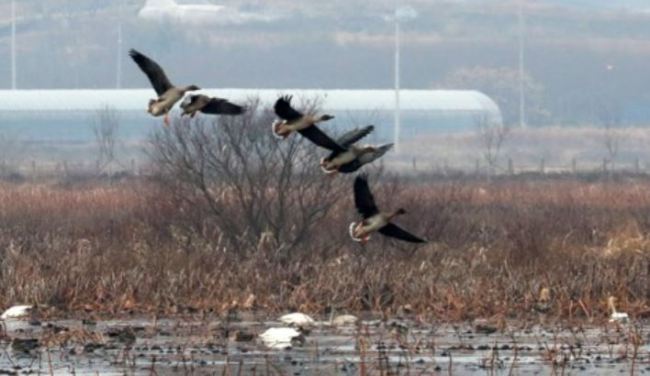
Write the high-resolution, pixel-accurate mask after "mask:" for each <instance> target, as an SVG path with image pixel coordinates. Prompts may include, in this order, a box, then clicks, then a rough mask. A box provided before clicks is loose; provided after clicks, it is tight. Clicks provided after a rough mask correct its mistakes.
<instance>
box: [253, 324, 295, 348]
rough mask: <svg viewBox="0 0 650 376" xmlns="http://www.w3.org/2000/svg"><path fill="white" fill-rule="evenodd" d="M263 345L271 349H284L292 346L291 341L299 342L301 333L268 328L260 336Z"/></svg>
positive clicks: (286, 329)
mask: <svg viewBox="0 0 650 376" xmlns="http://www.w3.org/2000/svg"><path fill="white" fill-rule="evenodd" d="M260 338H261V339H262V341H263V342H264V345H266V346H267V347H270V348H272V349H286V348H288V347H291V346H292V343H293V341H299V340H300V339H301V338H302V333H300V332H299V331H297V330H296V329H294V328H269V329H267V330H266V331H265V332H264V333H262V334H260Z"/></svg>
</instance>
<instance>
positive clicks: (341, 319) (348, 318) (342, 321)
mask: <svg viewBox="0 0 650 376" xmlns="http://www.w3.org/2000/svg"><path fill="white" fill-rule="evenodd" d="M357 321H359V318H357V317H356V316H353V315H340V316H336V317H335V318H334V319H333V320H332V325H334V326H348V325H355V324H356V323H357Z"/></svg>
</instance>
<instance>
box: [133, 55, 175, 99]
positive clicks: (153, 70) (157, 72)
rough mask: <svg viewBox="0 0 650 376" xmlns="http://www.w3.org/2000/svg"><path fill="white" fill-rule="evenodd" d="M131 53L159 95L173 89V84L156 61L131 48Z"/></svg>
mask: <svg viewBox="0 0 650 376" xmlns="http://www.w3.org/2000/svg"><path fill="white" fill-rule="evenodd" d="M129 55H130V56H131V59H133V61H135V63H136V64H138V67H140V69H141V70H142V71H143V72H144V74H146V75H147V77H148V78H149V82H151V86H153V89H154V90H155V91H156V94H158V96H161V95H163V94H164V93H165V92H166V91H167V90H169V89H171V88H172V87H173V85H172V84H171V82H169V79H168V78H167V76H166V75H165V71H163V69H162V68H161V67H160V65H158V63H156V62H155V61H153V60H151V59H150V58H148V57H147V56H145V55H143V54H141V53H140V52H138V51H136V50H133V49H132V50H130V51H129Z"/></svg>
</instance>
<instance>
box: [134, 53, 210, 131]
mask: <svg viewBox="0 0 650 376" xmlns="http://www.w3.org/2000/svg"><path fill="white" fill-rule="evenodd" d="M129 55H130V56H131V58H132V59H133V61H135V63H136V64H138V67H140V69H141V70H142V71H143V72H144V74H146V75H147V78H149V82H151V86H153V88H154V90H155V91H156V94H158V98H157V99H151V100H149V106H148V108H147V112H149V113H150V114H151V115H153V116H162V115H165V124H166V125H169V111H170V110H171V109H172V107H174V104H176V102H178V101H180V100H181V99H182V98H183V96H184V95H185V93H187V92H188V91H195V90H201V88H199V87H198V86H196V85H190V86H185V87H176V86H174V85H172V83H171V82H170V81H169V79H168V78H167V76H166V75H165V71H163V69H162V68H161V67H160V65H158V63H156V62H155V61H153V60H151V59H150V58H148V57H147V56H145V55H143V54H141V53H140V52H138V51H136V50H134V49H131V50H130V51H129Z"/></svg>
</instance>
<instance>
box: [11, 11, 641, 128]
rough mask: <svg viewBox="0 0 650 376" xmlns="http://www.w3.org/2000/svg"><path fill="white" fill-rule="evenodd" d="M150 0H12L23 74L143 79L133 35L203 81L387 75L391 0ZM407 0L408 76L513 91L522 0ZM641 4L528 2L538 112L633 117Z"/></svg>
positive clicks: (108, 83)
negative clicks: (200, 7) (162, 8)
mask: <svg viewBox="0 0 650 376" xmlns="http://www.w3.org/2000/svg"><path fill="white" fill-rule="evenodd" d="M179 2H180V1H179ZM144 3H145V2H144V0H124V2H123V6H122V7H120V6H119V5H120V3H119V2H118V1H114V0H95V1H78V0H48V1H43V0H20V1H18V2H17V4H18V17H19V22H18V29H17V41H18V42H17V43H18V48H17V66H18V71H17V82H18V86H19V87H20V88H112V87H116V86H118V85H119V86H121V87H147V85H148V83H147V81H146V78H144V77H143V75H142V74H141V72H140V71H139V70H138V69H137V68H136V67H135V65H134V64H133V63H132V62H131V61H130V60H129V58H128V55H127V53H126V52H127V51H128V49H129V48H137V49H139V50H141V51H142V52H145V53H147V54H149V55H150V56H151V57H153V58H155V59H156V60H158V61H159V62H160V63H161V64H162V65H163V66H164V67H165V69H166V70H167V72H168V73H169V75H170V77H172V80H173V81H175V82H179V83H187V82H197V83H200V84H201V85H202V86H205V87H244V88H251V87H265V88H292V87H296V88H390V87H392V85H393V55H394V25H393V23H392V22H391V21H390V20H389V16H390V14H391V13H392V11H393V9H394V8H393V7H394V4H395V2H394V0H385V1H382V0H373V1H362V0H357V1H347V0H346V1H343V0H334V1H328V2H322V1H316V0H305V1H300V2H296V1H293V0H291V1H290V0H273V1H261V0H251V1H241V0H223V1H219V2H216V1H204V2H200V3H202V4H220V5H225V6H226V7H227V8H225V11H224V12H223V13H221V14H219V15H215V17H214V19H215V20H214V22H211V19H210V17H208V20H207V22H198V23H197V22H191V20H190V19H191V17H190V18H184V19H180V20H179V19H175V18H165V17H161V19H156V18H155V17H153V18H152V17H148V18H146V17H145V18H142V17H139V12H140V11H141V9H142V7H143V5H144ZM183 3H192V2H190V1H184V2H183ZM193 3H198V2H193ZM400 4H401V5H402V6H407V7H410V8H412V9H414V10H415V13H416V14H417V17H415V18H413V19H410V20H409V21H407V22H404V23H403V25H402V82H403V86H404V87H406V88H434V87H435V88H449V89H455V88H474V89H481V90H483V91H486V92H488V93H489V94H493V95H495V94H496V95H500V96H503V98H504V99H503V100H504V101H509V99H508V96H509V95H510V94H508V90H506V89H504V88H502V87H499V81H503V79H504V77H512V76H511V75H510V73H509V72H511V71H512V70H516V69H517V66H518V56H519V55H518V37H519V28H518V18H517V9H518V7H517V1H516V0H507V1H506V0H503V1H502V0H466V1H448V0H440V1H432V0H419V1H416V0H414V1H402V2H401V3H400ZM646 4H648V5H647V7H648V8H650V2H648V1H646V0H643V1H641V0H617V1H615V2H614V1H610V0H543V1H542V0H535V1H532V0H530V1H527V2H526V6H525V13H526V16H525V18H526V22H525V23H526V29H525V35H524V38H525V46H526V50H525V51H526V58H527V59H526V67H525V68H526V72H527V74H528V75H529V76H530V78H531V80H532V81H533V83H532V84H533V86H532V87H533V88H534V91H533V92H531V96H533V95H534V96H538V97H539V98H534V99H535V101H533V102H532V103H534V105H535V106H538V107H539V108H538V110H539V111H538V112H539V113H547V114H548V116H547V118H555V117H560V118H564V117H566V116H571V117H579V116H582V117H585V116H594V111H595V108H597V107H598V106H599V105H598V103H599V102H602V101H606V100H607V101H609V100H610V99H609V98H615V99H616V101H617V102H619V101H620V102H622V103H621V106H622V107H624V108H625V110H624V112H625V113H626V114H628V115H627V117H629V118H635V117H639V116H642V117H644V116H645V115H643V114H644V113H645V112H646V111H645V110H644V108H648V107H650V94H649V93H648V92H647V88H648V87H650V72H648V69H647V61H649V59H650V12H644V9H645V8H646ZM9 5H10V2H9V1H7V0H3V1H2V2H1V3H0V14H2V15H3V16H2V17H0V87H5V88H6V87H9V86H10V82H11V71H10V63H9V62H10V54H9V51H10V49H9V46H10V43H9V40H10V38H9V36H10V26H9V25H10V22H9V21H10V20H9V17H8V15H9V13H10V12H9ZM201 16H203V18H205V12H203V14H201ZM203 21H205V19H204V20H203ZM119 25H121V26H122V38H121V43H120V39H119V32H118V29H119V27H118V26H119ZM467 70H472V72H484V74H486V75H487V76H488V77H493V78H492V80H493V81H495V82H488V81H489V80H488V81H486V80H485V77H478V78H476V77H475V78H470V79H469V81H468V82H459V81H458V79H457V78H458V74H459V73H462V72H463V71H467ZM500 75H501V76H500ZM499 77H501V78H499ZM466 81H467V80H466ZM478 81H481V82H483V83H482V84H479V83H478ZM484 81H485V82H484ZM506 86H507V85H506ZM531 90H532V89H531ZM492 92H495V93H492ZM567 114H570V115H567ZM589 114H590V115H589ZM648 117H649V118H650V115H648Z"/></svg>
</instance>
